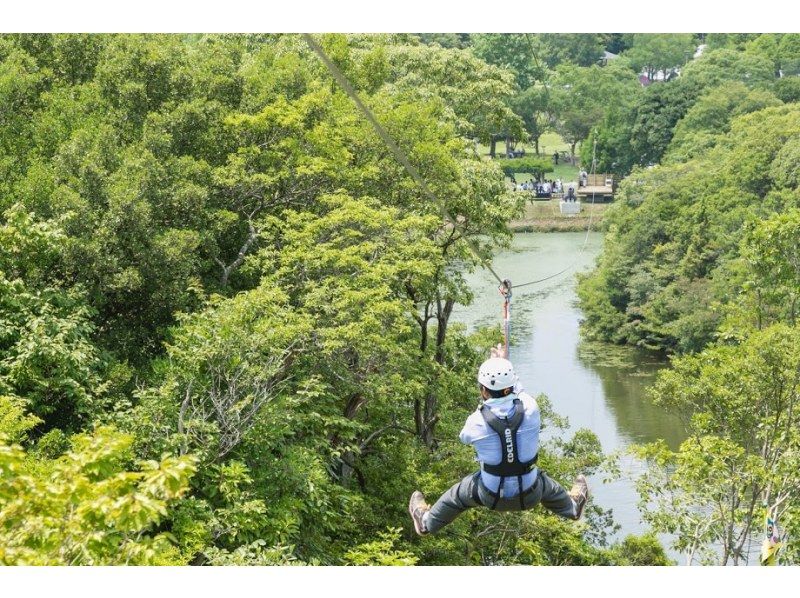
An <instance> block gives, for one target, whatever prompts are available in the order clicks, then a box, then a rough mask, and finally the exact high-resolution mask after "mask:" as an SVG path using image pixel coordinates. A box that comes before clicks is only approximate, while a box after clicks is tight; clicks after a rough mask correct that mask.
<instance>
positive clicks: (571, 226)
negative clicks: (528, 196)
mask: <svg viewBox="0 0 800 598" xmlns="http://www.w3.org/2000/svg"><path fill="white" fill-rule="evenodd" d="M610 205H611V204H606V203H595V204H594V205H592V204H591V202H587V201H584V202H582V203H581V212H580V214H575V215H566V216H564V215H562V214H561V210H560V209H559V200H558V199H550V200H539V201H531V202H527V203H526V205H525V214H524V215H523V216H522V218H520V219H519V220H512V221H511V222H509V223H508V225H509V228H510V229H511V230H514V231H583V230H586V227H587V226H589V218H590V217H591V221H592V230H599V229H600V225H601V223H602V222H603V212H605V211H606V209H607V208H608V206H610Z"/></svg>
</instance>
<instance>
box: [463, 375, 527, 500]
mask: <svg viewBox="0 0 800 598" xmlns="http://www.w3.org/2000/svg"><path fill="white" fill-rule="evenodd" d="M515 398H519V400H520V401H522V407H523V408H524V409H525V414H524V416H523V418H522V422H520V425H519V429H518V430H517V445H518V448H517V450H518V451H519V458H520V460H521V461H528V460H530V459H533V457H534V455H536V453H537V452H538V451H539V430H540V428H541V424H542V418H541V414H540V413H539V406H538V405H537V404H536V399H534V398H533V397H532V396H531V395H529V394H528V393H526V392H525V391H524V390H521V389H520V390H519V393H511V394H510V395H508V397H505V399H506V400H504V401H503V402H502V403H500V404H498V405H491V406H488V408H489V409H491V410H492V412H493V413H494V414H495V415H497V416H498V417H506V416H510V415H513V413H514V403H513V402H514V399H515ZM459 439H460V440H461V442H463V443H464V444H470V445H472V446H473V447H474V448H475V452H476V453H477V457H476V461H479V462H481V463H486V464H488V465H497V464H498V463H500V461H502V460H503V447H502V444H501V442H500V437H499V436H498V435H497V432H495V431H494V430H492V429H491V428H490V427H489V424H487V423H486V420H484V419H483V415H481V412H480V408H479V409H476V410H475V412H474V413H472V414H471V415H470V416H469V417H468V418H467V421H466V423H465V424H464V428H463V429H462V430H461V434H459ZM537 474H538V472H537V468H536V467H534V468H533V469H532V470H531V472H530V473H527V474H525V475H523V476H522V489H523V490H527V489H528V488H530V487H531V486H532V485H533V483H534V481H535V480H536V476H537ZM481 481H482V482H483V485H484V486H486V488H487V489H488V490H491V491H492V492H497V489H498V488H499V486H500V476H496V475H492V474H490V473H487V472H485V471H483V468H481ZM519 491H520V489H519V483H518V482H517V478H516V476H514V477H510V478H506V479H505V481H504V482H503V489H502V492H501V496H503V497H509V496H516V495H517V494H519Z"/></svg>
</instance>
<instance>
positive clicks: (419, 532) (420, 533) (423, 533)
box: [408, 494, 428, 536]
mask: <svg viewBox="0 0 800 598" xmlns="http://www.w3.org/2000/svg"><path fill="white" fill-rule="evenodd" d="M413 500H414V495H413V494H412V495H411V498H410V499H409V500H408V514H409V515H411V521H413V522H414V531H416V532H417V535H418V536H427V535H428V532H426V531H423V530H421V529H420V528H419V526H420V523H421V522H417V518H416V517H414V508H413V507H412V506H411V505H412V503H413Z"/></svg>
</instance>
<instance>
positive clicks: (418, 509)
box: [303, 33, 592, 535]
mask: <svg viewBox="0 0 800 598" xmlns="http://www.w3.org/2000/svg"><path fill="white" fill-rule="evenodd" d="M303 38H304V39H305V40H306V43H307V44H308V46H309V47H310V48H311V49H312V50H313V51H314V53H316V54H317V56H318V57H319V59H320V60H321V61H322V63H323V64H324V65H325V66H326V68H327V69H328V70H329V71H330V73H331V75H333V78H334V79H335V80H336V82H337V83H338V84H339V86H340V87H341V88H342V90H344V92H345V93H346V94H347V95H348V96H349V97H350V99H351V100H352V101H353V103H354V104H355V105H356V107H357V108H358V109H359V110H360V111H361V113H362V114H363V115H364V117H365V118H366V119H367V121H368V122H369V123H370V124H371V125H372V127H373V129H374V130H375V132H376V133H377V134H378V136H379V137H380V138H381V139H382V140H383V142H384V143H385V144H386V146H387V148H388V149H389V150H390V151H391V153H392V154H393V155H394V156H395V158H396V159H397V161H398V162H400V164H402V165H403V167H404V168H405V170H406V172H408V174H409V175H410V176H411V178H412V179H414V181H415V182H416V183H417V185H418V186H419V188H420V190H421V191H422V193H423V195H424V196H426V197H427V198H428V199H430V200H431V201H432V202H434V203H435V204H438V205H439V206H440V208H441V210H442V215H443V216H444V218H445V220H446V221H448V222H449V223H450V224H451V225H452V226H453V227H454V228H456V229H457V228H459V222H458V219H457V218H455V217H453V215H452V214H451V213H450V212H449V210H448V209H447V206H446V205H445V204H444V203H443V202H442V201H441V200H440V199H439V198H437V197H436V196H435V195H434V194H433V192H432V191H431V190H430V188H429V187H428V185H427V184H426V183H425V181H424V180H423V179H422V177H421V176H420V173H419V171H418V170H417V169H416V168H415V167H414V166H413V165H412V164H411V162H410V161H409V159H408V157H407V156H406V155H405V153H404V152H403V150H402V149H400V147H399V146H398V145H397V143H396V142H395V141H394V139H392V138H391V137H390V136H389V134H388V133H387V132H386V130H385V129H384V128H383V127H382V126H381V124H380V123H379V122H378V120H377V119H376V118H375V115H374V114H373V113H372V111H371V110H370V109H369V108H368V107H367V106H366V105H365V104H364V102H362V101H361V98H360V97H359V96H358V94H357V93H356V91H355V89H354V88H353V86H352V84H351V83H350V81H348V79H347V77H345V76H344V74H343V73H342V71H341V70H340V69H339V68H338V67H337V66H336V65H335V64H334V63H333V61H332V60H331V59H330V58H329V57H328V55H327V54H326V53H325V51H324V50H323V49H322V47H321V46H320V45H319V44H318V43H317V42H316V40H314V38H313V37H312V36H311V35H310V34H308V33H304V34H303ZM591 216H592V215H591V214H590V217H589V224H588V226H587V230H586V239H584V243H583V247H582V248H581V253H582V252H583V249H585V247H586V242H587V241H588V238H589V232H590V231H591V226H592V219H591ZM463 240H464V242H465V243H466V244H467V246H468V247H469V249H470V251H471V252H472V253H473V254H474V255H475V257H476V258H477V259H478V260H479V261H480V262H481V263H482V264H483V266H484V267H485V268H486V270H487V271H489V272H490V273H491V274H492V275H493V276H494V277H495V279H497V281H498V282H499V283H500V284H501V286H500V293H501V295H503V296H504V298H505V302H504V326H505V346H502V345H498V346H497V347H495V348H493V349H492V352H491V357H490V358H489V359H488V360H487V361H485V362H484V363H483V364H482V365H481V367H480V369H479V371H478V382H479V384H480V392H481V400H482V403H481V405H480V406H479V407H478V409H477V410H476V411H475V413H473V414H472V415H470V416H469V418H467V422H466V424H465V425H464V429H463V430H462V431H461V434H460V439H461V441H462V442H464V443H465V444H470V445H472V446H473V447H474V448H475V450H476V452H477V458H478V461H480V463H481V468H480V470H479V471H478V472H476V473H472V474H470V475H468V476H467V477H465V478H464V479H462V480H461V481H460V482H458V483H457V484H455V485H454V486H453V487H451V488H450V489H449V490H448V491H447V492H445V493H444V494H443V495H442V496H441V497H440V498H439V500H438V501H436V503H435V504H434V505H433V507H430V506H429V505H428V504H427V502H426V501H425V496H424V495H423V494H422V493H421V492H420V491H418V490H417V491H415V492H414V493H413V494H412V495H411V499H410V501H409V505H408V510H409V513H410V514H411V518H412V520H413V522H414V529H415V530H416V532H417V533H418V534H420V535H424V534H428V533H432V532H435V531H438V530H439V529H441V528H442V527H444V526H445V525H447V524H448V523H450V522H451V521H453V520H454V519H455V518H456V517H458V515H460V514H461V513H463V512H464V511H465V510H467V509H470V508H473V507H477V506H486V507H488V508H490V509H493V510H496V511H521V510H527V509H530V508H532V507H534V506H535V505H537V504H539V503H542V505H543V506H544V507H545V508H547V509H550V510H551V511H553V512H554V513H556V514H557V515H560V516H562V517H565V518H568V519H574V520H578V519H580V518H581V516H582V514H583V511H584V508H585V507H586V503H587V501H588V500H589V486H588V484H587V483H586V478H585V477H584V476H583V475H579V476H578V477H577V478H576V479H575V484H574V485H573V487H572V489H571V490H570V491H569V492H567V491H566V490H564V488H563V487H561V486H560V485H559V484H558V483H557V482H555V481H554V480H553V479H552V478H550V477H549V476H548V475H547V474H546V473H544V472H543V471H542V470H541V469H539V468H538V467H537V466H536V460H537V456H538V449H539V430H540V427H541V414H540V412H539V407H538V405H537V404H536V400H535V399H534V398H533V397H532V396H530V395H529V394H527V393H525V392H524V390H523V388H522V386H521V385H520V383H519V381H518V379H517V377H516V375H515V374H514V368H513V366H512V364H511V362H510V361H509V360H508V356H509V338H510V330H509V327H510V300H511V283H510V282H509V281H508V280H503V279H502V278H501V277H500V276H499V275H498V274H497V272H495V270H494V269H493V268H492V266H491V264H489V263H488V262H487V261H486V259H485V258H484V257H483V256H482V255H481V251H480V250H479V249H478V247H477V246H476V245H475V243H474V242H473V241H472V240H471V239H470V238H469V237H467V236H464V239H463ZM575 263H577V261H576V262H575ZM573 266H574V263H573V264H570V265H568V266H567V267H566V268H564V269H562V270H560V271H558V272H554V273H553V274H550V275H548V276H545V277H544V278H540V279H538V280H531V281H528V282H526V283H524V284H521V285H518V286H519V287H524V286H528V285H533V284H538V283H541V282H545V281H547V280H551V279H553V278H556V277H557V276H560V275H562V274H564V273H565V272H566V271H568V270H570V269H571V268H572V267H573Z"/></svg>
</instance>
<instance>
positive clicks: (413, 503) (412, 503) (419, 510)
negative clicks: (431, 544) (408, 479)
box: [408, 490, 431, 536]
mask: <svg viewBox="0 0 800 598" xmlns="http://www.w3.org/2000/svg"><path fill="white" fill-rule="evenodd" d="M430 509H431V507H430V505H429V504H428V503H426V502H425V495H424V494H422V492H420V491H419V490H415V491H414V494H412V495H411V499H410V500H409V501H408V512H409V514H410V515H411V519H412V520H413V521H414V530H415V531H416V532H417V535H419V536H427V535H428V530H426V529H425V524H424V523H423V522H422V516H423V515H425V513H427V512H428V511H430Z"/></svg>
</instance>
